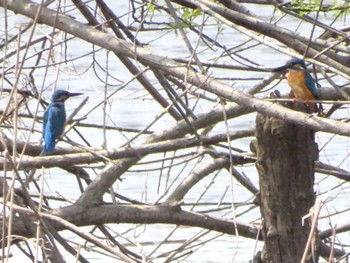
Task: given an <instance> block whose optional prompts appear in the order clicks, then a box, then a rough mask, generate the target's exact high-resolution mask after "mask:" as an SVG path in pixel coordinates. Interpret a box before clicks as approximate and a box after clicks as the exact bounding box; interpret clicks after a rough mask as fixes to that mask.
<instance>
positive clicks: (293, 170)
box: [256, 103, 318, 263]
mask: <svg viewBox="0 0 350 263" xmlns="http://www.w3.org/2000/svg"><path fill="white" fill-rule="evenodd" d="M297 104H299V103H297ZM293 106H294V107H296V106H297V107H300V106H303V105H293ZM256 133H257V135H256V137H257V144H256V146H257V163H256V166H257V169H258V172H259V181H260V210H261V214H262V217H263V236H264V242H265V243H264V248H263V251H262V253H261V262H264V263H267V262H269V263H270V262H272V263H281V262H283V263H289V262H290V263H296V262H300V260H301V258H302V255H303V252H304V250H305V245H306V242H307V239H308V235H309V232H310V224H309V221H308V220H306V222H305V223H304V225H303V222H302V217H303V216H305V215H307V214H308V213H309V210H310V208H311V207H312V206H313V205H314V202H315V193H314V191H313V185H314V162H315V160H316V159H317V158H318V147H317V144H316V143H315V141H314V135H315V133H314V131H313V130H311V129H309V128H307V127H303V126H299V125H296V124H292V123H289V122H286V121H283V120H281V119H276V118H272V117H268V116H266V115H262V114H258V115H257V119H256ZM316 261H317V259H316ZM306 262H315V261H312V258H311V257H308V260H307V261H306Z"/></svg>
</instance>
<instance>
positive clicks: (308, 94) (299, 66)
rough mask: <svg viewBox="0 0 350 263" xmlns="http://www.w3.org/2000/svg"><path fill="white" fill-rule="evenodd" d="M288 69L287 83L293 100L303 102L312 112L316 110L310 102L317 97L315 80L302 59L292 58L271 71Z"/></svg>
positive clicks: (314, 105) (315, 106)
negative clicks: (292, 94)
mask: <svg viewBox="0 0 350 263" xmlns="http://www.w3.org/2000/svg"><path fill="white" fill-rule="evenodd" d="M286 69H288V77H287V80H288V84H289V86H290V87H291V89H292V91H293V93H294V96H295V98H294V99H293V100H294V102H295V101H300V102H304V103H305V104H307V105H308V106H309V107H310V109H311V110H312V111H313V112H318V107H317V104H316V103H310V100H314V99H318V94H317V88H316V84H315V80H314V79H313V78H312V76H311V75H310V73H309V72H308V70H307V68H306V65H305V62H304V60H303V59H299V58H293V59H291V60H290V61H288V62H287V64H286V65H284V66H282V67H279V68H276V69H274V70H273V71H275V72H277V71H282V70H286Z"/></svg>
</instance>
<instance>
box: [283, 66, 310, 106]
mask: <svg viewBox="0 0 350 263" xmlns="http://www.w3.org/2000/svg"><path fill="white" fill-rule="evenodd" d="M287 80H288V84H289V86H290V87H291V89H292V91H293V93H294V95H295V97H296V98H297V100H298V101H301V102H304V101H309V100H313V99H314V96H313V95H312V93H311V91H310V90H309V89H308V87H307V86H306V81H305V74H304V72H303V71H300V70H289V72H288V77H287Z"/></svg>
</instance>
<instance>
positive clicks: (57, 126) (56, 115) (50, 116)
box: [43, 102, 66, 154]
mask: <svg viewBox="0 0 350 263" xmlns="http://www.w3.org/2000/svg"><path fill="white" fill-rule="evenodd" d="M65 122H66V112H65V109H64V104H63V103H60V102H55V103H51V104H50V105H49V107H48V108H47V110H46V112H45V114H44V126H43V134H44V141H45V146H44V152H45V153H47V154H51V153H53V152H54V150H55V144H56V139H58V138H59V137H60V136H61V135H62V133H63V130H64V125H65Z"/></svg>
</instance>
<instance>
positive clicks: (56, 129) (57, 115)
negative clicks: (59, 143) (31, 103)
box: [43, 90, 83, 154]
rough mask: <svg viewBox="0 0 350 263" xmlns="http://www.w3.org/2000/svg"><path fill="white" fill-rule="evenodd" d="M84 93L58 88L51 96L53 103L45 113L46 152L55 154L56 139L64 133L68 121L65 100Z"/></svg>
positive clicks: (44, 135)
mask: <svg viewBox="0 0 350 263" xmlns="http://www.w3.org/2000/svg"><path fill="white" fill-rule="evenodd" d="M82 94H83V93H71V92H68V91H65V90H56V91H55V92H54V93H53V94H52V97H51V103H50V104H49V106H48V107H47V109H46V111H45V113H44V125H43V137H44V141H45V145H44V153H45V154H53V153H54V151H55V145H56V140H57V139H58V138H59V137H60V136H61V135H62V134H63V131H64V127H65V123H66V110H65V108H64V102H65V101H66V100H67V99H68V98H69V97H73V96H78V95H82Z"/></svg>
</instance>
